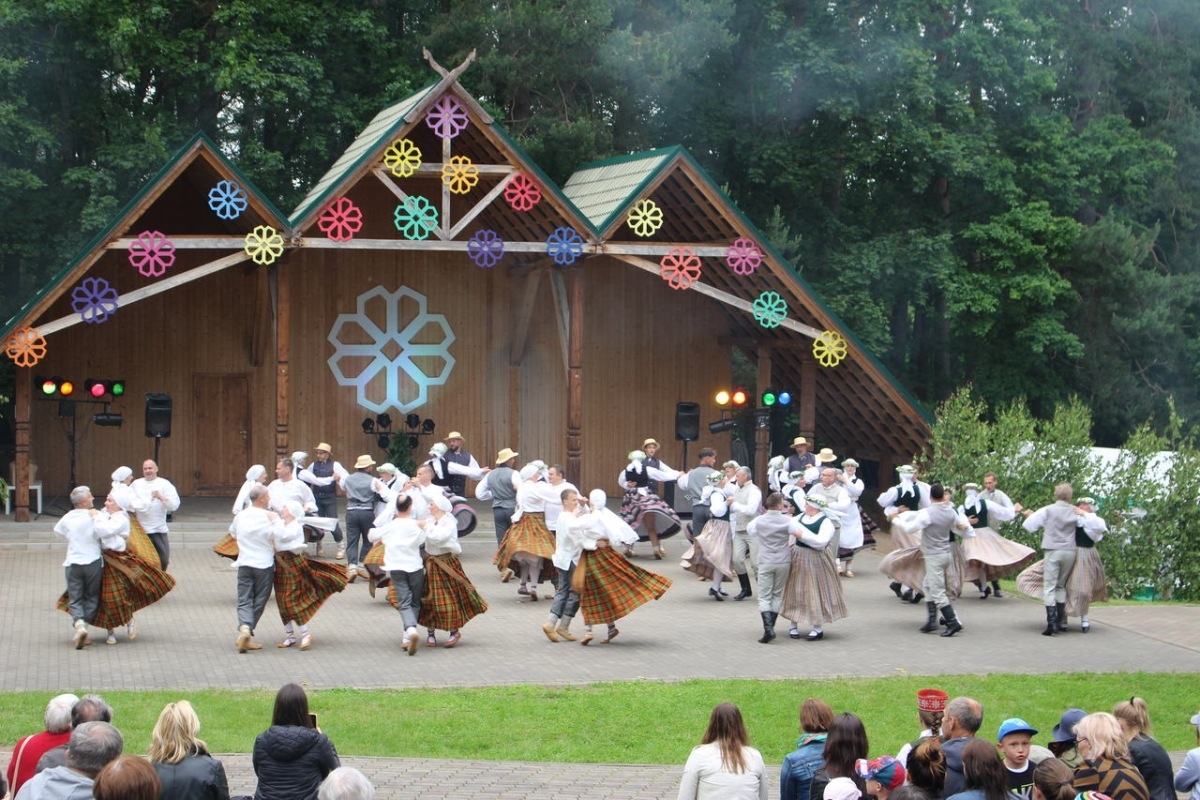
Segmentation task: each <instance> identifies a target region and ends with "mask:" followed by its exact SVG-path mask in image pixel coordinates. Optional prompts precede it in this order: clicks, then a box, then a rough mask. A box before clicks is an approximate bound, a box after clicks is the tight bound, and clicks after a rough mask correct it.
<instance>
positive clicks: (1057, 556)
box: [1042, 550, 1075, 606]
mask: <svg viewBox="0 0 1200 800" xmlns="http://www.w3.org/2000/svg"><path fill="white" fill-rule="evenodd" d="M1043 558H1044V562H1043V564H1042V599H1043V600H1044V601H1045V603H1046V605H1048V606H1052V605H1054V604H1055V603H1065V602H1067V576H1068V575H1070V574H1071V567H1073V566H1075V551H1074V550H1047V551H1046V553H1045V555H1044V556H1043Z"/></svg>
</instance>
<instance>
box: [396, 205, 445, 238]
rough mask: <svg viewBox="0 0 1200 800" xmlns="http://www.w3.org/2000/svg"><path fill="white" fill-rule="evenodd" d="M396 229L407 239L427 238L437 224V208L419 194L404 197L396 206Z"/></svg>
mask: <svg viewBox="0 0 1200 800" xmlns="http://www.w3.org/2000/svg"><path fill="white" fill-rule="evenodd" d="M394 219H395V222H396V230H398V231H400V233H401V234H403V235H404V238H405V239H408V240H409V241H416V240H418V239H428V238H429V234H431V233H433V232H434V231H435V230H436V229H437V226H438V210H437V208H435V207H434V205H433V203H431V202H429V200H427V199H426V198H424V197H422V196H421V195H415V196H413V197H408V198H405V200H404V202H403V203H401V204H400V205H398V206H396V213H395V215H394Z"/></svg>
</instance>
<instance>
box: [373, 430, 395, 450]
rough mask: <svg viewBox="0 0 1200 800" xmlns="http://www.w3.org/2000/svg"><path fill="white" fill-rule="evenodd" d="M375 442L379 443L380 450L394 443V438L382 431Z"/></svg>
mask: <svg viewBox="0 0 1200 800" xmlns="http://www.w3.org/2000/svg"><path fill="white" fill-rule="evenodd" d="M375 443H376V444H378V445H379V449H380V450H387V449H388V445H389V444H391V443H392V438H391V437H390V436H388V435H387V434H386V433H381V434H379V439H378V440H376V442H375Z"/></svg>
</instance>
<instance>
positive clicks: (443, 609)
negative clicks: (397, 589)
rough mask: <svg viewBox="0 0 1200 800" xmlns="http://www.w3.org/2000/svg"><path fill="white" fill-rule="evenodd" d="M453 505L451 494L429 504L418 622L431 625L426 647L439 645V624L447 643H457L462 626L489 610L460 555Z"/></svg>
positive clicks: (448, 644) (426, 625) (449, 645)
mask: <svg viewBox="0 0 1200 800" xmlns="http://www.w3.org/2000/svg"><path fill="white" fill-rule="evenodd" d="M451 508H452V506H451V505H450V499H449V498H447V497H438V498H436V499H435V500H434V502H433V503H432V504H431V505H430V507H429V511H430V513H431V514H432V517H431V518H430V519H429V520H426V521H425V594H424V595H423V596H422V597H421V610H420V613H419V614H418V622H419V623H420V624H421V625H424V626H425V627H426V628H427V629H428V630H427V634H428V636H427V638H426V640H425V646H426V647H437V635H436V631H437V630H438V629H439V628H440V629H442V630H444V631H449V632H450V638H448V639H447V640H446V647H454V645H456V644H458V643H459V641H460V640H461V639H462V633H461V631H460V629H461V628H462V626H464V625H466V624H467V623H468V622H469V621H470V620H471V618H472V617H475V616H477V615H479V614H482V613H483V612H485V611H487V603H485V602H484V601H483V598H482V597H480V596H479V592H478V591H476V590H475V584H473V583H471V579H470V578H468V577H467V573H466V572H464V571H463V566H462V562H461V561H459V559H458V554H459V553H461V552H462V545H461V544H459V542H458V523H457V522H456V520H455V519H454V515H453V514H451V513H450V510H451ZM390 597H391V592H390V591H389V599H390Z"/></svg>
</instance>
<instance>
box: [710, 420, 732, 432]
mask: <svg viewBox="0 0 1200 800" xmlns="http://www.w3.org/2000/svg"><path fill="white" fill-rule="evenodd" d="M736 427H737V421H736V420H732V419H719V420H717V421H716V422H710V423H708V432H709V433H724V432H725V431H730V430H733V429H734V428H736Z"/></svg>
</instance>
